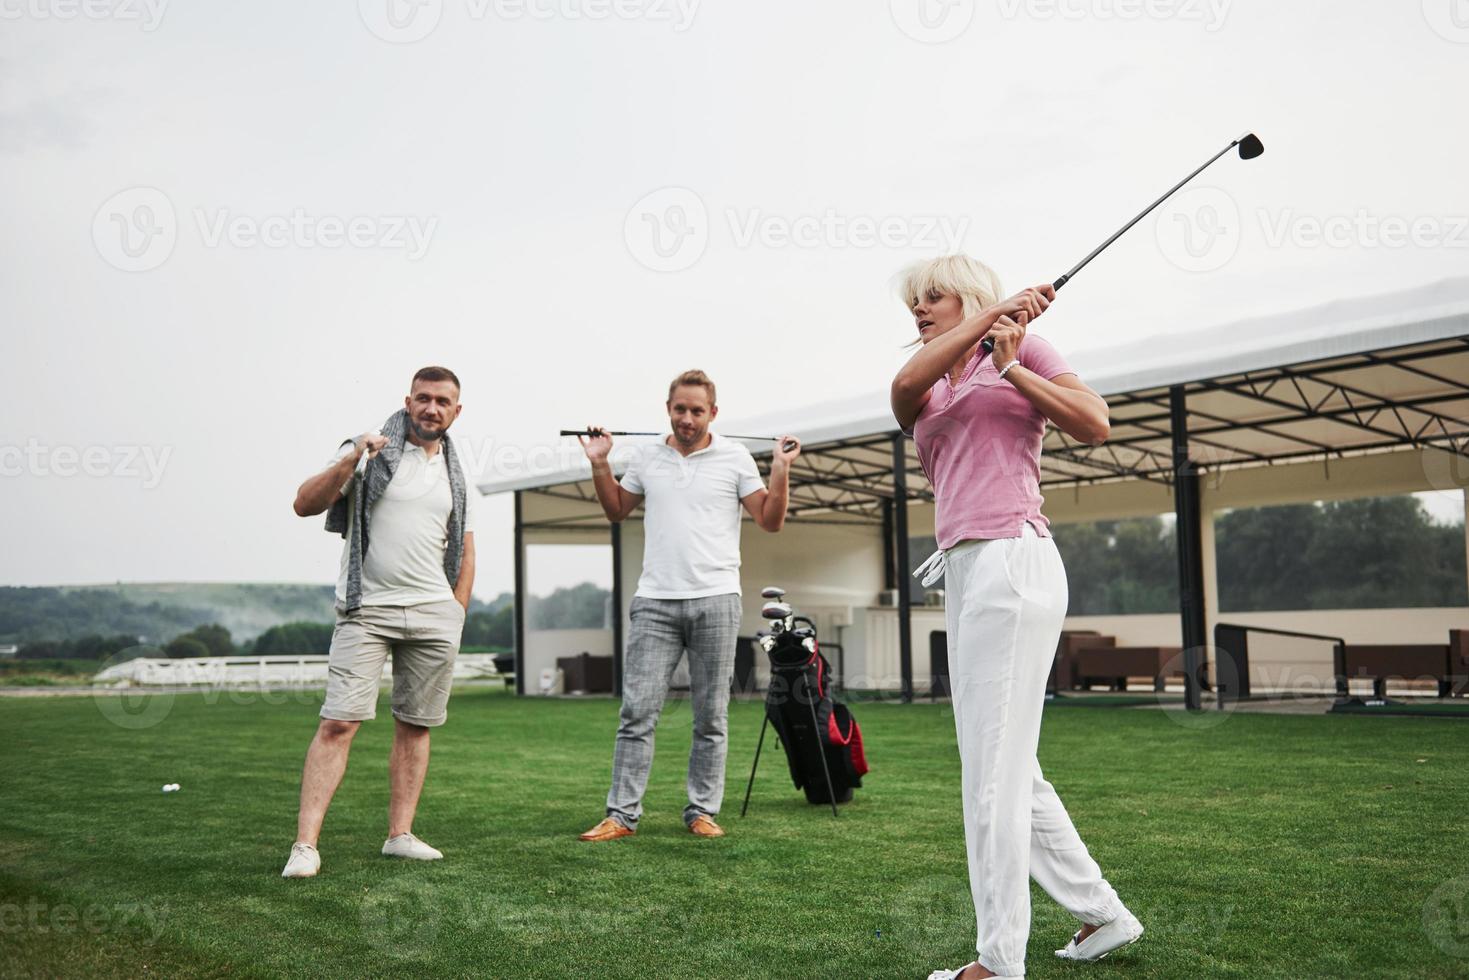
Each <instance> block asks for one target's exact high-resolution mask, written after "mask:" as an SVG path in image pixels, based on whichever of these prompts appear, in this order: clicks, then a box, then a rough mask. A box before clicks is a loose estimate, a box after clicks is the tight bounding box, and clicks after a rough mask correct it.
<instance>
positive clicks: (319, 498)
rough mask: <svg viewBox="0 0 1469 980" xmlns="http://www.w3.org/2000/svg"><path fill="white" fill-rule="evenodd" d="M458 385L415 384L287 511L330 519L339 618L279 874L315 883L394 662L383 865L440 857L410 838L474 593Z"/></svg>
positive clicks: (472, 495) (445, 376)
mask: <svg viewBox="0 0 1469 980" xmlns="http://www.w3.org/2000/svg"><path fill="white" fill-rule="evenodd" d="M462 410H463V406H462V405H460V404H459V379H458V377H456V376H455V374H454V372H453V371H450V370H449V369H448V368H443V367H426V368H423V369H422V370H420V371H419V372H418V373H417V374H415V375H414V376H413V381H412V384H411V385H410V389H409V392H408V397H407V398H405V399H404V406H403V409H402V410H400V411H398V412H395V413H394V414H393V415H392V416H390V417H389V418H388V420H387V421H386V422H385V423H383V428H382V431H381V432H377V433H368V434H366V435H363V436H359V437H358V438H356V439H348V440H345V441H344V442H343V443H342V445H341V447H340V448H339V449H338V451H337V454H336V456H335V457H333V459H332V461H331V462H330V463H329V464H328V465H327V468H326V469H324V470H322V471H321V472H320V473H318V474H316V475H315V476H313V477H311V478H310V479H308V480H307V481H306V482H305V483H303V484H301V487H300V489H299V490H298V491H297V492H296V503H295V511H296V513H297V515H299V516H301V517H312V516H315V515H317V514H322V513H325V514H326V515H327V519H326V529H327V530H328V531H330V532H332V533H335V534H340V535H341V536H342V537H343V538H344V539H345V541H344V543H343V545H342V560H341V569H340V573H339V576H338V580H337V593H336V606H337V624H336V628H335V630H333V632H332V645H331V654H330V660H329V665H328V668H327V689H326V701H325V703H324V704H323V705H322V708H321V723H320V724H319V726H318V727H317V730H316V737H315V738H313V739H312V740H311V746H310V748H309V749H307V751H306V765H305V767H304V769H303V771H302V774H301V808H300V811H299V814H298V816H297V824H296V843H295V844H294V845H292V847H291V856H290V860H289V861H288V862H287V863H286V868H285V870H284V871H283V872H281V875H282V877H285V878H310V877H312V876H313V875H315V874H316V873H317V871H319V870H320V868H321V855H320V854H319V853H318V851H317V848H316V844H317V838H318V836H319V835H320V833H321V824H322V821H323V820H324V819H325V818H326V811H327V807H328V806H329V805H330V803H331V800H332V796H333V795H334V794H335V793H336V790H337V786H338V785H339V784H340V783H341V781H342V775H343V774H344V773H345V772H346V769H347V754H348V751H349V749H350V748H351V745H352V738H353V736H354V735H356V734H357V729H358V728H360V727H361V725H362V722H364V721H369V720H371V719H372V718H373V717H374V716H375V715H376V713H377V694H378V681H379V679H380V678H381V677H382V672H383V665H384V663H385V662H386V661H387V658H388V657H389V656H392V658H393V700H392V705H393V707H392V711H393V726H394V728H393V747H392V751H391V754H390V755H389V757H388V773H389V782H390V784H391V799H390V802H389V804H388V839H387V841H386V842H385V843H384V844H383V848H382V853H383V854H384V855H386V856H389V857H402V858H412V859H417V860H422V861H434V860H438V859H439V858H442V857H443V854H441V853H439V851H437V850H436V849H434V848H432V847H430V846H428V845H427V844H425V843H424V842H423V841H421V840H419V839H418V838H417V837H415V836H413V817H414V814H415V813H416V811H417V809H418V796H419V793H420V792H421V791H422V790H423V780H424V776H425V774H426V773H427V772H428V757H429V730H430V729H432V728H435V727H437V726H439V725H442V724H443V723H444V720H445V718H446V717H447V708H448V702H449V687H450V684H451V682H452V678H453V675H454V659H455V657H457V656H458V653H459V641H460V637H461V636H462V634H463V632H464V616H465V613H466V611H467V610H468V608H469V598H470V590H471V589H472V588H473V586H474V522H475V514H476V510H477V507H478V504H477V500H478V497H479V492H478V491H477V490H475V489H474V488H473V487H470V486H468V482H467V481H466V479H465V477H464V471H463V469H462V468H461V465H460V462H459V457H458V454H457V453H456V452H455V450H454V444H453V442H452V441H451V440H450V439H449V434H448V433H449V427H450V426H451V425H452V424H453V423H454V420H455V419H457V418H458V417H459V413H460V412H461V411H462Z"/></svg>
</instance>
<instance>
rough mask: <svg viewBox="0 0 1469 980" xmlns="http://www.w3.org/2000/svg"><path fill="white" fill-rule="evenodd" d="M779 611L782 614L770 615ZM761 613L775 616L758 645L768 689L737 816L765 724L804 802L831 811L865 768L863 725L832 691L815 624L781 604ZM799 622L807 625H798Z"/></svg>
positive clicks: (846, 799)
mask: <svg viewBox="0 0 1469 980" xmlns="http://www.w3.org/2000/svg"><path fill="white" fill-rule="evenodd" d="M772 592H778V590H775V589H767V590H765V594H766V595H767V596H769V594H770V593H772ZM780 612H784V613H785V616H777V615H774V614H775V613H780ZM764 615H765V617H766V618H767V619H776V620H777V622H775V623H773V624H772V630H771V632H770V633H769V634H762V635H761V636H760V642H761V646H762V647H764V649H765V652H766V653H767V654H768V655H769V656H770V690H769V691H768V692H767V694H766V696H765V722H764V724H762V725H761V726H760V741H759V743H758V744H757V746H756V748H755V763H754V765H753V766H751V767H750V784H749V786H748V787H746V789H745V805H744V807H742V808H741V810H740V815H741V816H743V815H744V813H745V810H746V809H748V808H749V805H750V789H751V788H753V787H754V785H755V770H756V769H757V768H758V767H759V765H760V750H761V749H762V748H763V747H764V744H765V727H766V725H769V726H772V727H774V728H775V734H776V737H777V738H779V739H780V744H781V745H782V746H784V748H785V753H786V762H787V763H788V764H789V766H790V770H791V781H792V782H793V783H795V786H796V788H797V789H800V790H804V791H805V793H806V802H808V803H813V804H817V805H819V804H822V803H829V804H830V805H831V810H832V813H833V814H835V813H836V812H837V809H836V805H837V804H838V803H847V802H850V801H851V799H852V790H853V789H855V788H857V787H860V786H861V785H862V777H863V776H864V775H866V773H867V758H866V756H865V755H864V753H863V747H862V729H861V728H859V727H858V725H857V719H855V718H853V717H852V712H851V711H850V710H849V709H848V708H847V706H846V705H844V704H841V703H840V702H838V701H836V700H835V699H834V698H833V697H832V695H831V664H829V663H828V662H827V660H826V658H825V657H823V656H822V655H821V651H820V648H819V647H818V645H817V642H816V627H815V624H814V623H812V622H811V620H809V619H807V618H806V617H804V616H791V615H790V607H789V606H787V605H785V604H784V603H770V604H768V605H767V606H766V609H765V611H764ZM787 623H789V624H790V625H786V624H787ZM798 623H803V624H805V625H804V626H796V625H795V624H798Z"/></svg>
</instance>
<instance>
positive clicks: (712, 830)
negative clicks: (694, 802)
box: [689, 813, 724, 837]
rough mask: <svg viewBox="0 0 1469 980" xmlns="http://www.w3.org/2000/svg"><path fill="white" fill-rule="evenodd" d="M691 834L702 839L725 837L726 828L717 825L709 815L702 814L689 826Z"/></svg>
mask: <svg viewBox="0 0 1469 980" xmlns="http://www.w3.org/2000/svg"><path fill="white" fill-rule="evenodd" d="M689 833H691V834H697V835H698V836H700V837H723V836H724V828H723V827H721V826H719V824H717V823H715V822H714V819H713V818H712V817H710V816H709V815H708V814H704V813H701V814H699V815H698V816H697V817H695V818H694V822H693V823H691V824H689Z"/></svg>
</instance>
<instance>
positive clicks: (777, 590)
mask: <svg viewBox="0 0 1469 980" xmlns="http://www.w3.org/2000/svg"><path fill="white" fill-rule="evenodd" d="M785 594H786V590H785V589H782V588H781V587H780V586H778V585H767V586H766V587H765V588H763V589H761V590H760V598H762V599H779V598H781V597H782V596H784V595H785Z"/></svg>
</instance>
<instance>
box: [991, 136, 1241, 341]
mask: <svg viewBox="0 0 1469 980" xmlns="http://www.w3.org/2000/svg"><path fill="white" fill-rule="evenodd" d="M1242 138H1243V137H1241V139H1242ZM1239 144H1240V140H1239V139H1236V140H1233V141H1231V142H1230V144H1229V145H1228V146H1226V147H1225V148H1224V149H1222V150H1220V151H1219V152H1218V153H1216V154H1214V155H1213V156H1211V157H1210V158H1209V159H1207V160H1205V161H1204V163H1203V165H1202V166H1200V167H1199V168H1198V169H1197V170H1195V171H1194V172H1193V173H1191V174H1189V175H1188V176H1187V177H1185V178H1183V180H1180V181H1179V182H1178V183H1176V184H1174V185H1173V186H1172V187H1170V188H1169V189H1168V193H1166V194H1164V195H1163V196H1162V197H1160V198H1158V199H1157V200H1156V201H1154V202H1153V203H1152V204H1149V205H1148V206H1147V207H1146V208H1144V209H1143V210H1142V211H1140V212H1139V213H1138V215H1137V217H1135V218H1133V219H1132V220H1131V221H1129V222H1128V223H1127V224H1125V225H1123V226H1122V227H1121V228H1118V229H1117V230H1116V231H1115V232H1113V234H1112V237H1111V238H1108V239H1107V240H1106V241H1105V242H1103V243H1102V244H1100V245H1098V246H1097V247H1096V248H1094V249H1092V250H1091V252H1090V253H1089V254H1088V255H1087V257H1086V258H1084V259H1082V260H1081V261H1080V262H1078V263H1076V265H1074V266H1072V267H1071V268H1070V270H1068V271H1067V272H1066V274H1065V275H1063V276H1062V277H1061V278H1060V279H1057V280H1056V281H1055V282H1053V283H1051V288H1053V289H1056V290H1058V291H1059V290H1060V288H1061V287H1062V286H1064V285H1066V283H1067V282H1069V281H1070V280H1071V277H1072V276H1074V275H1076V274H1077V273H1078V272H1080V271H1081V270H1082V267H1083V266H1085V265H1086V264H1087V263H1088V262H1090V261H1091V260H1092V259H1094V258H1096V257H1097V256H1098V255H1101V254H1102V251H1103V250H1104V249H1106V247H1107V246H1108V245H1111V244H1112V243H1113V242H1115V241H1117V239H1119V238H1121V237H1122V235H1123V234H1124V233H1125V232H1126V231H1127V230H1128V229H1129V228H1131V227H1132V226H1133V225H1135V224H1137V223H1138V222H1139V221H1141V220H1143V219H1144V218H1146V217H1147V216H1148V215H1149V214H1150V213H1152V211H1153V209H1154V208H1156V207H1157V206H1158V205H1160V204H1162V203H1163V202H1164V201H1166V200H1168V199H1169V198H1170V197H1172V196H1173V195H1174V194H1176V193H1177V192H1178V189H1179V188H1181V187H1182V186H1183V185H1184V184H1187V183H1188V182H1189V181H1191V180H1193V179H1194V178H1195V177H1197V176H1198V175H1199V174H1201V173H1203V172H1204V169H1205V168H1206V167H1208V166H1209V164H1211V163H1213V162H1214V161H1215V160H1218V159H1219V158H1220V157H1222V156H1224V154H1226V153H1228V152H1229V151H1230V150H1232V149H1234V148H1235V147H1236V146H1239ZM979 344H980V346H981V347H983V348H984V349H985V352H986V353H989V354H993V353H994V352H995V342H994V341H993V340H990V339H989V338H988V337H986V338H985V339H984V340H981V341H980V342H979Z"/></svg>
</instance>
